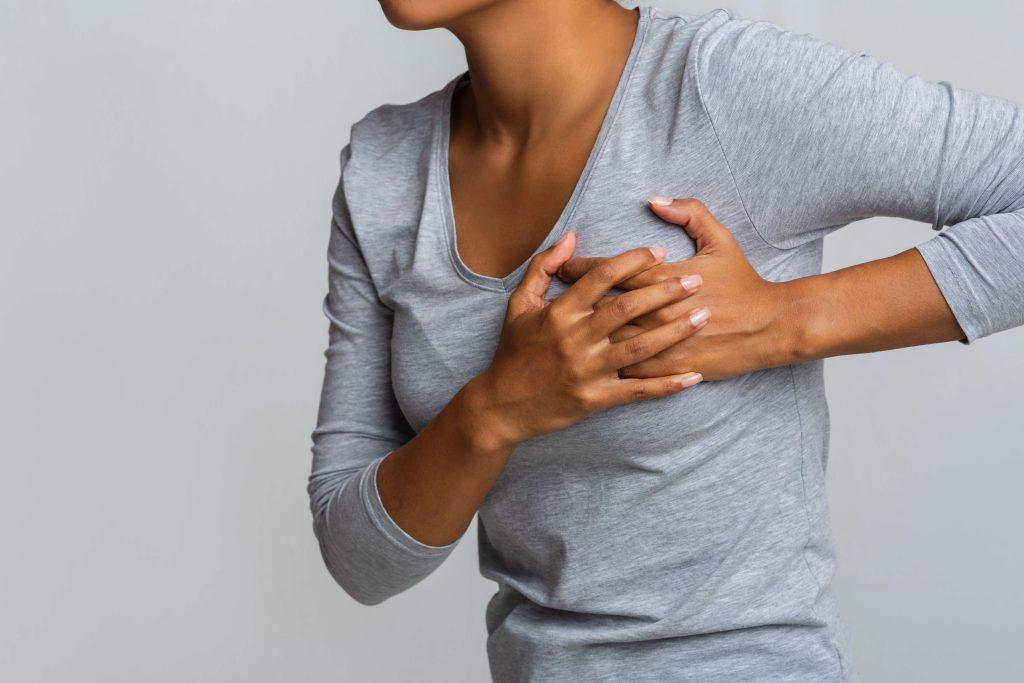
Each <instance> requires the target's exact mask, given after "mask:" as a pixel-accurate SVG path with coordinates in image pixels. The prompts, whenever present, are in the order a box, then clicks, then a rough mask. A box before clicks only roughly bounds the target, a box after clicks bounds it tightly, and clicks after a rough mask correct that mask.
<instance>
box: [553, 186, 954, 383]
mask: <svg viewBox="0 0 1024 683" xmlns="http://www.w3.org/2000/svg"><path fill="white" fill-rule="evenodd" d="M649 202H650V205H651V209H652V210H653V211H654V212H655V213H656V214H658V215H659V216H660V217H661V218H663V219H665V220H666V221H668V222H671V223H675V224H678V225H680V226H682V227H683V228H684V229H685V230H686V232H687V233H688V234H689V235H690V236H691V237H692V238H693V239H694V240H696V242H697V253H696V255H695V256H694V257H693V258H691V259H688V260H686V261H681V262H676V263H664V264H661V265H659V266H656V267H654V268H651V269H649V270H648V271H646V272H645V273H643V274H641V275H639V276H637V277H634V278H631V279H630V280H628V281H626V282H624V283H623V284H622V285H620V287H621V288H622V289H626V290H629V289H631V288H633V287H640V286H648V285H650V284H651V283H652V282H657V281H659V280H660V279H662V278H668V277H684V276H693V275H697V276H699V277H700V278H701V279H702V281H703V286H702V287H701V288H700V291H698V292H697V293H696V294H695V295H694V296H693V297H692V298H691V299H690V300H688V301H687V306H688V307H691V308H692V307H693V306H694V305H696V304H701V305H703V306H704V307H705V308H707V309H708V310H710V322H708V323H707V325H706V326H705V327H704V328H703V329H701V330H700V331H699V333H697V334H695V335H693V336H692V337H689V338H687V339H684V340H683V341H681V342H679V343H678V344H676V345H674V346H673V347H671V348H669V349H666V350H665V351H663V352H662V353H660V354H658V355H657V356H655V357H653V358H650V359H648V360H646V361H643V362H641V363H638V364H635V365H633V366H631V367H629V368H624V369H623V370H622V371H621V374H622V376H624V377H648V376H651V375H652V374H655V373H665V372H681V371H687V372H698V373H700V374H702V375H703V376H704V378H706V379H712V380H714V379H726V378H729V377H734V376H736V375H740V374H744V373H748V372H754V371H757V370H763V369H765V368H770V367H775V366H779V365H791V364H794V363H801V362H805V361H810V360H817V359H821V358H827V357H830V356H839V355H844V354H852V353H867V352H872V351H883V350H887V349H895V348H900V347H905V346H916V345H919V344H932V343H937V342H943V341H953V340H957V339H963V338H964V333H963V331H962V330H961V329H960V326H959V325H958V324H957V321H956V318H955V317H954V315H953V312H952V311H951V310H950V308H949V305H948V304H947V303H946V299H945V298H944V297H943V295H942V293H941V291H940V290H939V288H938V286H937V285H936V284H935V281H934V280H933V279H932V276H931V273H930V271H929V269H928V266H927V264H926V263H925V261H924V259H923V257H922V256H921V254H920V253H919V252H918V251H917V250H916V249H911V250H909V251H905V252H903V253H901V254H898V255H896V256H892V257H890V258H886V259H881V260H878V261H872V262H869V263H864V264H861V265H857V266H853V267H850V268H844V269H842V270H838V271H835V272H832V273H827V274H823V275H815V276H811V277H805V278H799V279H796V280H791V281H788V282H769V281H767V280H765V279H763V278H762V277H761V276H760V275H758V273H757V272H756V271H755V270H754V268H753V267H752V266H751V265H750V263H749V262H748V261H747V258H746V256H745V255H744V254H743V251H742V250H741V249H740V247H739V245H738V244H737V243H736V241H735V240H734V239H733V237H732V235H731V234H730V233H729V231H728V230H727V229H726V228H725V227H724V226H723V225H722V224H721V223H719V222H718V220H717V219H716V218H715V217H714V216H713V215H712V214H711V213H710V212H709V211H708V210H707V208H706V207H704V205H703V204H701V203H700V202H699V201H697V200H694V199H675V200H672V199H666V198H662V197H652V198H650V199H649ZM601 261H602V259H600V258H578V259H571V260H569V261H567V262H566V263H565V264H564V265H563V266H562V268H561V269H560V271H559V275H560V276H561V277H562V278H563V279H564V280H567V281H570V282H571V281H574V280H575V279H576V278H578V277H580V276H582V275H583V274H584V273H586V272H588V271H589V270H590V269H592V268H594V267H595V266H596V265H598V264H599V263H600V262H601ZM611 299H612V298H611V297H609V298H608V299H606V302H610V301H611ZM683 314H685V312H684V311H683V310H682V309H681V308H680V307H679V306H678V305H670V306H666V307H664V308H662V309H660V310H658V311H655V312H653V313H651V314H648V315H646V316H642V317H640V318H637V319H636V320H634V321H633V322H632V324H631V325H629V326H627V327H625V328H623V329H622V330H619V331H618V332H616V335H615V338H616V339H618V340H621V339H626V338H629V336H631V335H634V334H637V333H639V332H640V331H642V330H644V329H647V328H648V327H650V326H652V325H658V324H664V323H665V321H667V320H671V319H672V318H674V317H677V316H680V315H683Z"/></svg>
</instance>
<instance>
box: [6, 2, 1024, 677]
mask: <svg viewBox="0 0 1024 683" xmlns="http://www.w3.org/2000/svg"><path fill="white" fill-rule="evenodd" d="M662 6H664V7H670V8H679V9H687V10H690V11H705V10H707V9H711V8H713V7H714V6H715V5H714V3H710V2H705V1H703V0H701V1H694V2H679V1H671V0H664V2H662ZM731 6H732V7H733V8H734V9H737V10H739V11H740V12H741V13H743V14H744V15H746V16H752V17H763V18H768V19H772V20H774V21H777V22H779V23H782V24H784V25H786V26H788V27H790V28H793V29H797V30H801V31H811V32H814V33H817V34H818V35H820V36H822V37H825V38H827V39H830V40H833V41H836V42H839V43H842V44H844V45H848V46H851V47H858V48H862V49H864V50H867V51H868V52H871V53H872V54H874V55H875V56H878V57H882V58H885V59H889V60H891V61H894V62H895V63H896V64H898V65H900V66H901V67H903V68H905V69H907V70H909V71H912V72H917V73H920V74H922V75H925V76H927V77H929V78H932V79H949V80H952V81H954V82H955V83H957V84H959V85H962V86H965V87H969V88H973V89H977V90H982V91H987V92H991V93H994V94H999V95H1002V96H1005V97H1008V98H1011V99H1015V100H1018V101H1024V76H1022V75H1021V70H1020V66H1021V64H1024V41H1021V40H1020V26H1021V25H1024V5H1022V4H1020V3H1011V2H1000V1H998V0H986V1H983V2H982V1H979V0H976V1H975V2H973V3H971V5H970V11H965V5H964V4H963V3H960V2H957V3H953V2H939V1H936V0H932V1H927V0H919V1H915V2H895V1H894V0H857V2H814V1H813V0H804V1H801V0H789V1H786V0H776V1H768V0H766V1H763V2H753V1H748V2H743V1H741V0H737V1H736V2H734V3H733V4H732V5H731ZM462 68H463V57H462V53H461V50H460V49H459V46H458V44H457V43H456V42H455V41H454V39H452V38H451V37H450V36H448V35H447V34H444V33H441V32H430V33H425V34H409V33H402V32H400V31H397V30H395V29H392V28H391V27H390V26H389V25H388V24H387V23H386V21H385V20H384V19H383V17H382V16H381V14H380V11H379V9H378V7H377V5H376V3H375V2H372V1H371V0H363V1H362V2H353V1H352V0H344V1H343V0H294V1H292V2H268V1H256V0H250V1H248V2H242V1H240V0H220V1H219V2H214V1H205V2H204V1H201V0H179V1H177V2H167V1H165V2H139V1H138V0H133V1H128V0H121V1H114V0H92V1H90V2H83V1H81V0H77V1H72V0H48V1H47V0H36V1H33V2H29V1H18V0H13V1H12V0H2V1H0V188H2V190H0V196H2V201H0V457H2V459H0V463H2V464H0V468H2V469H0V539H2V551H0V678H2V679H4V680H8V681H65V680H76V681H139V680H147V681H179V680H190V681H236V680H238V681H241V680H245V681H286V680H287V681H329V680H347V681H361V680H367V681H398V680H409V679H416V680H437V681H479V680H484V679H485V678H486V675H487V674H486V659H485V655H484V636H485V633H484V627H483V607H484V603H485V601H486V599H487V598H488V596H489V595H490V593H491V592H492V586H491V585H490V584H488V583H487V582H486V581H484V580H483V579H481V578H480V577H479V576H478V575H477V573H476V562H475V546H476V543H475V540H474V537H473V535H472V534H470V536H469V537H468V538H467V539H466V540H465V541H464V542H463V544H462V545H461V546H460V548H459V549H458V550H457V551H456V553H455V555H454V556H453V557H452V558H451V559H450V561H449V562H448V563H447V564H446V565H445V566H444V567H442V568H441V570H440V571H438V572H437V573H436V574H435V575H433V576H432V577H430V578H429V579H428V580H427V581H425V582H424V583H423V584H422V585H420V586H419V587H417V588H416V589H415V590H413V591H411V592H409V593H407V594H404V595H401V596H399V597H397V598H395V599H393V600H391V601H390V602H388V603H386V604H384V605H382V606H379V607H375V608H366V607H361V606H358V605H357V604H356V603H354V602H353V601H351V600H349V599H348V598H347V597H345V596H344V595H343V594H342V593H341V591H340V590H339V589H337V588H336V587H335V586H334V585H333V583H332V582H331V580H330V578H329V577H328V575H327V573H326V572H325V571H324V570H323V568H322V567H321V564H320V559H319V556H318V553H317V550H316V546H315V544H314V540H313V535H312V532H311V530H310V522H309V513H308V510H307V503H306V497H305V492H304V485H305V477H306V473H307V468H308V463H309V454H308V445H309V442H308V437H309V432H310V431H311V429H312V427H313V422H314V415H315V409H316V398H317V392H318V389H319V381H320V372H321V368H322V362H323V361H322V356H321V352H322V348H323V346H324V343H325V340H326V323H325V321H324V320H323V319H322V318H321V315H320V310H319V306H320V301H321V298H322V296H323V293H324V291H325V265H324V259H325V256H324V250H325V246H326V241H327V233H328V211H329V202H330V195H331V191H332V189H333V185H334V182H335V177H336V172H337V162H336V158H337V152H338V150H339V149H340V148H341V146H342V145H343V144H344V143H345V141H346V139H347V136H348V127H349V125H350V124H351V123H352V122H354V121H355V120H357V119H358V118H359V117H360V116H362V115H363V114H364V113H365V112H366V111H368V110H369V109H371V108H373V107H374V106H376V105H378V104H381V103H384V102H404V101H409V100H412V99H416V98H418V97H420V96H422V95H424V94H426V93H427V92H429V91H431V90H434V89H436V88H438V87H440V86H441V85H442V84H443V83H444V82H446V81H447V80H448V79H449V78H450V77H451V76H453V75H454V74H455V73H456V72H457V71H459V70H461V69H462ZM394 201H395V202H401V201H402V197H394ZM929 236H930V231H929V229H928V228H927V227H926V226H923V225H914V224H909V223H902V222H898V221H894V220H876V221H869V222H866V223H864V224H861V225H858V226H856V227H851V228H849V229H847V230H846V231H844V232H843V233H842V234H840V235H837V236H835V237H833V238H830V240H829V242H828V265H829V267H837V266H841V265H846V264H850V263H854V262H857V261H861V260H865V259H869V258H873V257H879V256H883V255H888V254H890V253H893V252H895V251H897V250H900V249H902V248H905V247H908V246H911V245H913V244H915V243H918V242H920V241H923V240H925V239H927V238H928V237H929ZM1022 341H1024V332H1022V331H1015V332H1011V333H1007V334H1004V335H1002V336H998V337H994V338H990V339H987V340H984V341H982V342H980V343H978V344H976V345H974V346H972V347H969V348H965V347H962V346H961V345H958V344H948V345H945V346H942V347H937V348H928V349H913V350H905V351H900V352H894V353H888V354H881V355H875V356H870V357H858V358H845V359H838V360H833V361H830V362H829V367H828V378H829V391H830V398H831V405H832V408H833V427H834V428H833V439H832V460H831V468H830V472H829V486H830V489H831V501H832V519H833V523H834V528H835V534H836V537H837V543H838V548H839V552H840V569H839V575H838V578H837V585H838V591H839V595H840V599H841V603H842V607H843V609H844V611H845V616H846V620H847V622H848V623H849V626H850V630H851V634H852V640H853V645H854V650H855V655H856V659H857V664H858V666H859V668H860V670H861V672H862V674H863V675H864V678H865V679H866V680H869V681H906V680H929V681H960V680H1010V679H1017V680H1019V679H1021V677H1022V676H1024V659H1022V658H1021V657H1020V655H1019V642H1020V636H1021V626H1020V624H1019V619H1018V616H1017V615H1018V614H1020V613H1021V611H1022V609H1024V589H1022V588H1021V584H1020V581H1019V578H1020V573H1021V561H1022V558H1024V541H1022V540H1021V535H1020V533H1019V528H1018V525H1017V523H1016V520H1017V519H1018V518H1019V517H1020V514H1021V511H1022V504H1021V503H1020V499H1019V498H1018V497H1017V493H1018V489H1019V484H1018V482H1019V481H1020V480H1021V477H1022V475H1024V458H1022V457H1021V456H1022V455H1024V447H1022V446H1021V445H1020V440H1021V439H1020V437H1021V435H1022V432H1024V427H1022V425H1021V419H1022V418H1021V410H1020V399H1019V394H1020V391H1021V388H1022V385H1024V361H1022V360H1021V354H1020V353H1019V351H1020V349H1021V342H1022Z"/></svg>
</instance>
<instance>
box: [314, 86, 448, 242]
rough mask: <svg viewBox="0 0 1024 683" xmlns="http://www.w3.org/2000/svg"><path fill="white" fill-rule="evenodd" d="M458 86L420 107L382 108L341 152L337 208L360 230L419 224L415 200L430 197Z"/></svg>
mask: <svg viewBox="0 0 1024 683" xmlns="http://www.w3.org/2000/svg"><path fill="white" fill-rule="evenodd" d="M453 83H454V81H451V82H449V83H448V85H446V86H445V87H443V88H442V89H440V90H436V91H434V92H432V93H430V94H428V95H426V96H425V97H422V98H421V99H419V100H416V101H415V102H410V103H408V104H385V105H382V106H379V107H377V108H376V109H373V110H372V111H370V112H369V113H367V114H366V115H365V116H363V117H362V118H361V119H359V121H357V122H356V123H355V124H354V125H353V126H352V129H351V131H350V134H349V141H348V144H347V145H345V147H344V149H343V150H342V152H341V181H340V183H339V187H338V192H337V193H336V194H335V207H334V208H335V212H336V214H337V212H339V211H344V212H345V213H347V214H348V216H349V217H350V219H351V220H352V222H353V224H354V228H355V229H356V230H357V231H358V230H359V229H360V226H369V228H373V229H375V230H380V229H381V226H382V225H387V224H390V223H396V222H398V223H409V222H415V220H416V216H415V215H414V213H415V211H416V206H415V204H416V198H417V197H423V196H424V194H425V193H424V187H425V184H426V183H427V179H428V178H429V176H430V170H431V169H430V163H431V159H432V158H433V156H432V148H433V145H434V144H436V142H437V132H438V126H439V125H440V117H441V116H442V113H443V105H444V98H445V97H446V96H447V95H448V92H449V88H450V86H451V85H452V84H453ZM399 197H401V198H403V199H402V200H401V201H397V200H396V198H399ZM339 203H341V204H342V205H341V206H339ZM382 212H385V213H386V214H387V215H386V216H385V215H383V214H382ZM406 214H408V215H406ZM369 228H367V229H369Z"/></svg>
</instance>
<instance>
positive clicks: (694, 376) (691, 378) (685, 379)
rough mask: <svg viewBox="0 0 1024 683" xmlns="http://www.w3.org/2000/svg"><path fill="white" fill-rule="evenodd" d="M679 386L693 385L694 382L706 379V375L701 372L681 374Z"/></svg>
mask: <svg viewBox="0 0 1024 683" xmlns="http://www.w3.org/2000/svg"><path fill="white" fill-rule="evenodd" d="M676 381H677V382H678V383H679V386H681V387H682V388H684V389H686V388H689V387H692V386H693V385H694V384H700V383H701V382H703V381H704V376H703V375H701V374H700V373H699V372H691V373H688V374H685V375H682V376H680V377H679V378H678V379H677V380H676Z"/></svg>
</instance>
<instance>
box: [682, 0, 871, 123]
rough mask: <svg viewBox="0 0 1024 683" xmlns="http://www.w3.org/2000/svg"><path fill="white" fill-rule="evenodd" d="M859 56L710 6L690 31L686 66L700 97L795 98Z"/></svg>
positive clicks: (784, 29)
mask: <svg viewBox="0 0 1024 683" xmlns="http://www.w3.org/2000/svg"><path fill="white" fill-rule="evenodd" d="M862 57H866V55H865V54H864V53H863V52H858V51H854V50H849V49H847V48H845V47H842V46H839V45H836V44H833V43H830V42H827V41H825V40H822V39H820V38H817V37H816V36H813V35H810V34H806V33H798V32H795V31H791V30H788V29H786V28H784V27H781V26H778V25H776V24H773V23H772V22H769V21H762V20H755V19H745V18H742V17H739V16H737V15H735V14H733V13H732V12H729V11H726V10H716V11H715V12H712V13H711V14H710V15H708V16H707V18H706V20H705V21H704V22H703V25H702V26H701V27H700V29H699V30H698V31H697V32H696V34H695V35H694V39H693V46H692V49H691V60H692V65H691V66H692V69H693V72H694V77H695V79H696V80H697V84H698V86H699V88H700V92H701V97H702V98H705V99H717V100H720V101H723V102H724V101H727V100H729V99H733V98H736V97H740V96H742V97H748V98H749V97H753V99H755V100H756V101H760V102H762V103H766V102H768V101H771V100H781V101H787V100H790V101H793V102H796V101H798V100H799V99H800V98H801V96H802V95H806V94H807V93H806V92H802V91H806V90H807V89H808V88H810V89H813V88H814V87H815V86H818V85H821V84H824V83H826V82H827V81H828V80H829V78H830V77H831V76H833V75H835V74H836V73H837V71H841V70H842V69H843V68H844V67H845V66H849V65H850V64H853V63H854V62H857V61H858V60H859V59H860V58H862Z"/></svg>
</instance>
